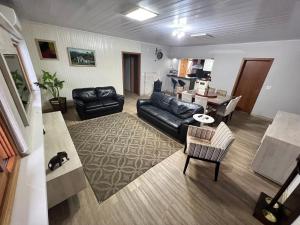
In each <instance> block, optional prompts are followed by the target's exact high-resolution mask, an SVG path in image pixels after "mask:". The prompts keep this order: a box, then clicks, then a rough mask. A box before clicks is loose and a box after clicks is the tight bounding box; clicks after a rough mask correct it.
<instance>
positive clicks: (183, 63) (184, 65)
mask: <svg viewBox="0 0 300 225" xmlns="http://www.w3.org/2000/svg"><path fill="white" fill-rule="evenodd" d="M188 64H189V60H188V59H181V60H180V65H179V76H180V77H185V76H186V74H187V70H188Z"/></svg>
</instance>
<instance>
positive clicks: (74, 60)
mask: <svg viewBox="0 0 300 225" xmlns="http://www.w3.org/2000/svg"><path fill="white" fill-rule="evenodd" d="M67 51H68V55H69V61H70V65H71V66H96V60H95V51H93V50H86V49H80V48H67Z"/></svg>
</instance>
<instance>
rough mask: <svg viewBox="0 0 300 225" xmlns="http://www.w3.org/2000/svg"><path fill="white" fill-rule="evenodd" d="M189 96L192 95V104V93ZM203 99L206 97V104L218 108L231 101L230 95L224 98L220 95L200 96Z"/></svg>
mask: <svg viewBox="0 0 300 225" xmlns="http://www.w3.org/2000/svg"><path fill="white" fill-rule="evenodd" d="M191 94H193V99H192V100H193V102H194V101H195V95H198V94H195V93H193V92H191ZM177 95H178V97H179V99H181V93H180V92H178V93H177ZM200 96H203V97H207V104H209V105H211V106H213V107H216V108H218V107H219V106H222V105H224V104H227V103H228V102H230V100H231V99H233V96H231V95H226V96H221V95H200Z"/></svg>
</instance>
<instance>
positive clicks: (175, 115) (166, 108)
mask: <svg viewBox="0 0 300 225" xmlns="http://www.w3.org/2000/svg"><path fill="white" fill-rule="evenodd" d="M203 112H204V109H203V107H202V106H199V105H196V104H192V103H186V102H182V101H179V100H177V99H176V98H175V97H172V96H168V95H165V94H163V93H160V92H153V94H152V95H151V98H150V99H139V100H138V101H137V114H138V116H139V117H141V118H143V119H145V120H147V121H149V122H150V123H152V124H153V125H155V126H157V127H159V128H160V129H161V130H163V131H165V132H167V133H169V134H170V135H172V136H173V137H175V138H177V139H179V140H180V141H181V142H185V139H186V133H187V129H188V125H194V124H196V123H197V122H196V121H195V120H194V118H193V115H194V114H196V113H203Z"/></svg>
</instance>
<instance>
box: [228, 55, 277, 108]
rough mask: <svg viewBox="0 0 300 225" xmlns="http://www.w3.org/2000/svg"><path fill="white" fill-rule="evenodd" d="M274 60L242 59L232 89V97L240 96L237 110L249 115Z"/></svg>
mask: <svg viewBox="0 0 300 225" xmlns="http://www.w3.org/2000/svg"><path fill="white" fill-rule="evenodd" d="M273 60H274V59H244V60H243V62H242V65H241V69H240V72H239V75H238V78H237V81H236V84H235V87H234V89H233V93H232V95H233V96H240V95H241V96H242V98H241V100H240V101H239V103H238V105H237V109H238V110H241V111H244V112H247V113H251V111H252V109H253V107H254V104H255V102H256V99H257V97H258V95H259V92H260V90H261V88H262V86H263V83H264V81H265V79H266V77H267V75H268V72H269V70H270V68H271V66H272V63H273Z"/></svg>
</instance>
